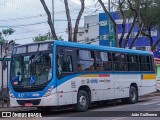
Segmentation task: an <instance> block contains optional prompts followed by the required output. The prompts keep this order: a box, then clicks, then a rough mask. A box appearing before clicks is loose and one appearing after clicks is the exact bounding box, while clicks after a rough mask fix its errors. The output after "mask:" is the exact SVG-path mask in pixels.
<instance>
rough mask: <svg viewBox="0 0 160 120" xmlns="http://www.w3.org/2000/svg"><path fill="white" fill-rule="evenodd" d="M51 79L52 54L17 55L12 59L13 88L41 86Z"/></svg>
mask: <svg viewBox="0 0 160 120" xmlns="http://www.w3.org/2000/svg"><path fill="white" fill-rule="evenodd" d="M51 78H52V53H39V54H31V55H30V54H28V55H18V56H13V57H12V71H11V83H12V85H13V86H35V85H42V84H45V83H47V82H48V81H50V80H51Z"/></svg>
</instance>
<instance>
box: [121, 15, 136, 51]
mask: <svg viewBox="0 0 160 120" xmlns="http://www.w3.org/2000/svg"><path fill="white" fill-rule="evenodd" d="M136 19H137V16H135V17H134V20H133V23H132V25H131V28H130V29H129V31H128V34H127V36H126V39H125V42H124V45H123V47H124V48H125V47H126V46H127V43H128V40H129V37H130V35H131V33H132V30H133V28H134V26H135V23H136Z"/></svg>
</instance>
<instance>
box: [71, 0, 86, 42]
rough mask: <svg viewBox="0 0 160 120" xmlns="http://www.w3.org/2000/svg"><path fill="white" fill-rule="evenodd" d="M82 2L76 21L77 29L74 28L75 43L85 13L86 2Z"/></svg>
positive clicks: (82, 0)
mask: <svg viewBox="0 0 160 120" xmlns="http://www.w3.org/2000/svg"><path fill="white" fill-rule="evenodd" d="M80 1H81V10H80V12H79V14H78V16H77V19H76V23H75V27H74V34H73V41H74V42H77V33H78V26H79V22H80V19H81V17H82V14H83V12H84V6H85V5H84V0H80Z"/></svg>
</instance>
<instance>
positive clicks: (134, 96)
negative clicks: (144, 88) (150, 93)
mask: <svg viewBox="0 0 160 120" xmlns="http://www.w3.org/2000/svg"><path fill="white" fill-rule="evenodd" d="M137 101H138V91H137V89H136V88H135V87H134V86H131V87H130V90H129V98H128V99H127V102H128V103H130V104H134V103H136V102H137Z"/></svg>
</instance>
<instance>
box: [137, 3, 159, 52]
mask: <svg viewBox="0 0 160 120" xmlns="http://www.w3.org/2000/svg"><path fill="white" fill-rule="evenodd" d="M140 7H141V9H140V10H141V11H140V17H141V21H142V23H143V24H144V26H143V29H142V34H143V35H144V36H146V37H148V38H149V40H150V47H151V50H152V51H154V50H155V48H156V46H157V45H158V44H159V42H160V39H158V40H156V42H154V40H153V37H152V31H154V30H160V15H159V11H160V1H159V0H142V1H141V2H140Z"/></svg>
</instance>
